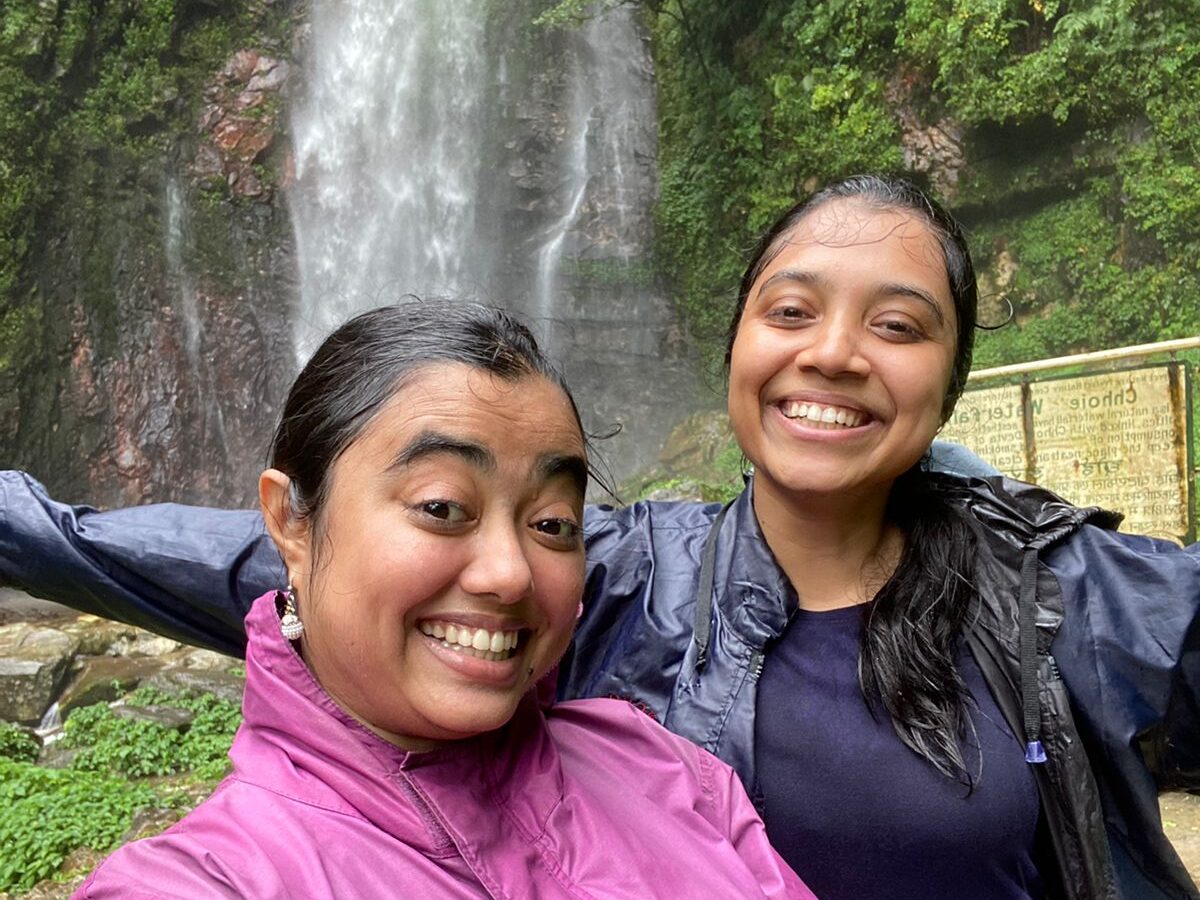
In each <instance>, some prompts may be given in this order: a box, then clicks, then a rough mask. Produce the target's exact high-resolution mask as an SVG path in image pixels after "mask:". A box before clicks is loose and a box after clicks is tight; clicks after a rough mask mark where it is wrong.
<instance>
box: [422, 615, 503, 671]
mask: <svg viewBox="0 0 1200 900" xmlns="http://www.w3.org/2000/svg"><path fill="white" fill-rule="evenodd" d="M420 628H421V632H422V633H423V634H427V635H429V636H430V637H433V638H438V639H440V640H441V641H442V646H444V647H449V648H450V649H451V650H457V651H459V652H460V653H466V654H467V655H469V656H474V657H477V658H478V659H487V660H491V661H493V662H495V661H499V660H505V659H508V658H509V657H511V656H512V651H513V650H515V649H516V647H517V644H518V643H519V642H520V634H519V633H518V632H516V631H488V630H487V629H486V628H468V627H466V626H465V625H452V624H450V623H442V622H422V623H421V625H420Z"/></svg>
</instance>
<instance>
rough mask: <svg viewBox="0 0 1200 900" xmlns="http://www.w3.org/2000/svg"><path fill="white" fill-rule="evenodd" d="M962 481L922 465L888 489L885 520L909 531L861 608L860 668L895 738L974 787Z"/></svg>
mask: <svg viewBox="0 0 1200 900" xmlns="http://www.w3.org/2000/svg"><path fill="white" fill-rule="evenodd" d="M960 485H961V483H960V482H956V481H955V480H953V479H950V478H945V477H942V476H938V475H936V474H932V473H930V472H929V471H927V470H926V469H925V468H924V467H923V466H921V465H918V466H916V467H914V468H913V469H911V470H909V471H908V472H907V473H905V474H904V475H903V476H901V477H900V478H899V479H898V480H897V481H896V484H895V485H894V486H893V488H892V493H891V497H890V499H889V508H888V519H889V520H890V521H891V522H893V523H894V524H896V525H897V526H898V527H900V528H901V529H902V530H903V531H904V534H905V545H904V551H903V553H902V554H901V557H900V562H899V564H898V565H897V566H896V571H895V572H894V573H893V574H892V577H891V578H889V579H888V581H887V583H886V584H884V586H883V587H882V588H881V589H880V591H879V593H878V594H877V595H876V596H875V601H874V602H873V603H871V604H869V605H868V606H867V607H865V609H864V616H865V619H866V621H865V623H864V628H863V636H862V649H861V652H860V655H859V662H858V675H859V683H860V684H861V685H862V690H863V695H864V696H865V697H866V698H867V701H868V703H870V704H871V705H872V707H873V708H879V707H880V706H882V708H883V710H884V711H886V713H887V714H888V715H889V716H890V717H891V719H892V725H893V727H894V728H895V729H896V734H897V735H898V736H899V738H900V740H901V741H902V742H903V743H904V744H905V746H907V747H909V748H910V749H911V750H913V751H914V752H915V753H918V754H919V755H921V756H922V757H924V758H925V759H927V760H928V761H929V762H930V763H931V764H932V765H933V766H934V767H935V768H936V769H937V770H938V771H939V772H941V773H942V774H944V775H946V776H947V777H950V778H954V779H956V780H959V781H962V782H963V783H964V784H966V785H968V786H971V785H972V784H973V783H974V779H975V777H976V776H975V775H974V774H973V773H972V772H970V771H969V770H968V765H967V760H966V757H965V755H964V753H963V746H964V742H965V740H966V739H967V736H968V735H967V732H968V730H969V728H970V724H971V720H970V717H969V715H968V709H967V704H968V701H969V698H970V694H969V692H968V691H967V687H966V685H965V684H964V682H963V679H962V675H961V674H960V673H959V670H958V658H959V653H960V651H961V647H962V638H963V633H964V630H965V629H966V628H967V627H968V625H969V624H970V621H971V617H972V615H973V614H974V610H975V608H976V607H975V598H976V593H975V589H974V586H973V584H972V579H971V573H972V572H973V571H974V557H975V550H976V541H975V534H974V532H973V531H972V529H971V527H970V525H969V524H968V523H967V520H966V518H965V516H964V515H963V514H962V513H961V512H960V511H959V508H958V506H957V504H956V503H955V502H954V500H955V497H954V495H955V494H956V493H958V492H959V491H961V489H962V488H961V486H960Z"/></svg>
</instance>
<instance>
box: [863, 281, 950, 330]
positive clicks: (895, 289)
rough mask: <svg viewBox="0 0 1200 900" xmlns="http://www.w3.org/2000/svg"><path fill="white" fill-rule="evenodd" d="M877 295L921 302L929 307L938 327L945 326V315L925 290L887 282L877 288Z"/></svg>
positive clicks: (935, 300) (909, 285)
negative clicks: (911, 298) (906, 298)
mask: <svg viewBox="0 0 1200 900" xmlns="http://www.w3.org/2000/svg"><path fill="white" fill-rule="evenodd" d="M879 293H880V294H881V295H883V296H885V297H894V296H897V295H899V296H901V297H913V298H915V299H917V300H921V301H923V302H924V303H925V304H926V305H928V306H929V308H930V310H932V312H933V317H934V318H935V319H937V322H938V324H939V325H945V324H946V315H945V313H943V312H942V308H941V306H939V305H938V302H937V298H935V297H934V296H933V295H932V294H931V293H929V292H928V291H926V290H922V289H921V288H919V287H914V286H913V285H911V284H900V283H898V282H892V281H889V282H888V283H886V284H881V285H880V286H879Z"/></svg>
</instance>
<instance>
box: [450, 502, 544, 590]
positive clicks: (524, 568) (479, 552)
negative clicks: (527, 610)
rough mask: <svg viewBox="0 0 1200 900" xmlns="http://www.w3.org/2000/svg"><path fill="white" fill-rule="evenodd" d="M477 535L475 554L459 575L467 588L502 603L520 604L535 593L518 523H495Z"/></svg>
mask: <svg viewBox="0 0 1200 900" xmlns="http://www.w3.org/2000/svg"><path fill="white" fill-rule="evenodd" d="M475 537H476V539H475V541H474V542H473V556H472V558H471V560H470V562H468V563H467V566H466V567H465V568H464V569H463V571H462V574H461V575H460V576H459V582H460V584H461V586H462V589H463V590H464V591H466V592H467V593H469V594H474V595H476V596H491V597H494V598H495V599H496V600H498V601H499V602H500V603H517V602H519V601H521V600H524V599H525V598H526V597H528V596H529V595H530V594H531V593H533V568H532V566H530V564H529V558H528V557H527V556H526V551H525V547H524V545H523V544H522V542H521V533H520V532H519V531H518V529H517V526H516V525H515V524H513V523H511V522H505V523H495V524H492V525H489V526H487V527H483V528H480V529H479V531H478V532H477V533H476V535H475Z"/></svg>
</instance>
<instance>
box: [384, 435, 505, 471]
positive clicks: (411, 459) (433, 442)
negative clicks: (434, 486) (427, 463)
mask: <svg viewBox="0 0 1200 900" xmlns="http://www.w3.org/2000/svg"><path fill="white" fill-rule="evenodd" d="M441 453H448V454H450V455H451V456H457V457H459V458H461V459H463V460H465V461H466V462H468V463H470V464H471V465H473V466H474V467H475V468H477V469H483V470H485V471H491V470H492V469H495V468H496V457H495V456H493V455H492V451H491V450H489V449H488V448H487V447H484V446H483V445H481V444H473V443H471V442H470V441H464V440H460V439H459V438H454V437H450V436H449V435H447V434H441V433H439V432H436V431H422V432H421V433H420V434H418V435H417V436H416V437H415V438H413V439H412V440H411V441H409V442H408V444H406V445H405V446H404V447H403V449H401V450H400V452H399V453H397V454H396V457H395V459H393V460H392V464H391V465H390V466H388V468H389V469H390V470H395V469H403V468H405V467H407V466H411V465H412V464H413V463H415V462H417V461H418V460H420V459H424V458H425V457H427V456H435V455H437V454H441Z"/></svg>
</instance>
